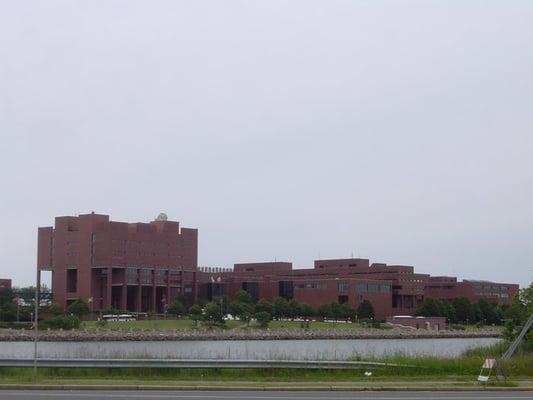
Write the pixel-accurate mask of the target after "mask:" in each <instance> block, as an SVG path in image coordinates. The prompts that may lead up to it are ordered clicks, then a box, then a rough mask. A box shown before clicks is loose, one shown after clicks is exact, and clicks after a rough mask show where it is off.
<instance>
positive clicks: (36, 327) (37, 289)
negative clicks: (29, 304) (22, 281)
mask: <svg viewBox="0 0 533 400" xmlns="http://www.w3.org/2000/svg"><path fill="white" fill-rule="evenodd" d="M40 289H41V271H40V270H39V266H37V278H36V284H35V311H34V313H33V314H34V323H33V329H34V331H33V383H37V340H38V335H39V332H38V331H39V302H40V301H39V300H40V299H39V297H40V295H39V294H40V293H39V292H40Z"/></svg>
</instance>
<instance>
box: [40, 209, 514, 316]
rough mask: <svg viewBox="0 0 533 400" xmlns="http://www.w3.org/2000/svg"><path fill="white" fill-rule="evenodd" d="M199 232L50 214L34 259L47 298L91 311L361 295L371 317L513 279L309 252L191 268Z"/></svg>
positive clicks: (485, 292) (497, 297) (502, 296)
mask: <svg viewBox="0 0 533 400" xmlns="http://www.w3.org/2000/svg"><path fill="white" fill-rule="evenodd" d="M197 254H198V231H197V230H196V229H188V228H181V229H180V226H179V223H178V222H175V221H168V220H167V219H166V216H165V215H161V216H160V217H158V218H157V219H156V220H155V221H152V222H150V223H125V222H116V221H111V220H110V219H109V216H108V215H99V214H94V213H92V214H85V215H80V216H77V217H57V218H56V219H55V226H54V227H46V228H39V231H38V268H39V269H41V270H49V271H52V291H53V298H54V302H57V303H60V304H62V305H63V306H67V305H68V304H69V303H70V302H72V301H74V300H76V299H78V298H82V299H85V300H92V301H91V308H92V309H93V310H94V311H97V310H101V309H105V308H109V307H114V308H118V309H121V310H129V311H137V312H161V311H162V310H163V307H164V304H168V303H171V302H172V301H174V299H176V298H177V297H178V296H180V297H181V296H183V297H185V298H187V297H188V299H189V300H190V301H191V302H192V301H195V300H197V299H198V298H201V299H206V300H213V299H217V298H220V297H222V296H230V297H231V296H233V295H235V294H236V293H237V292H238V291H239V290H240V289H244V290H246V291H248V292H249V293H250V294H251V296H252V298H254V299H255V300H258V299H261V298H264V299H267V300H271V301H272V300H274V299H275V298H276V297H278V296H279V297H284V298H287V299H295V300H296V301H298V302H301V303H306V304H309V305H311V306H314V307H318V306H320V305H321V304H324V303H332V302H339V303H349V304H350V305H351V306H352V307H354V308H356V307H358V305H359V304H360V303H361V302H362V301H363V300H369V301H370V302H371V303H372V305H373V306H374V310H375V314H376V317H377V318H378V319H385V317H387V316H391V315H402V314H412V313H414V311H415V310H416V308H417V307H418V306H419V305H420V304H421V303H422V302H423V301H424V299H425V298H437V299H453V298H457V297H466V298H468V299H469V300H471V301H472V302H476V301H479V300H481V299H484V300H487V301H489V302H493V303H498V304H510V303H511V302H512V299H513V297H514V296H515V295H516V293H517V291H518V285H513V284H504V283H493V282H483V281H467V280H465V281H462V282H458V281H457V278H454V277H432V276H429V275H427V274H419V273H415V271H414V268H413V267H412V266H406V265H386V264H380V263H373V264H370V262H369V260H367V259H361V258H348V259H333V260H316V261H315V262H314V266H313V268H304V269H293V267H292V263H289V262H265V263H246V264H235V265H234V267H233V269H227V268H226V269H224V268H202V269H200V270H198V267H197V259H198V258H197Z"/></svg>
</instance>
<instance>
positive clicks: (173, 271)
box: [38, 213, 198, 312]
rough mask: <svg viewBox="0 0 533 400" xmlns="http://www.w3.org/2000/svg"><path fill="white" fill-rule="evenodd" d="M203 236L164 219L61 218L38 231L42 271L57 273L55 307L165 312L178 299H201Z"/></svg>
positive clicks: (96, 215)
mask: <svg viewBox="0 0 533 400" xmlns="http://www.w3.org/2000/svg"><path fill="white" fill-rule="evenodd" d="M197 252H198V231H197V230H196V229H189V228H181V229H180V226H179V223H178V222H175V221H168V220H167V218H166V215H164V214H161V215H160V216H159V217H158V218H157V219H156V220H155V221H152V222H150V223H125V222H116V221H110V219H109V216H108V215H100V214H94V213H91V214H85V215H80V216H77V217H71V216H66V217H57V218H56V219H55V226H54V227H46V228H39V230H38V268H39V269H41V270H48V271H52V292H53V298H54V302H56V303H59V304H61V305H63V306H67V305H68V304H69V303H71V302H72V301H74V300H75V299H78V298H82V299H85V300H91V308H92V309H93V310H100V309H105V308H109V307H114V308H118V309H122V310H126V309H127V310H131V311H138V312H156V311H161V310H162V308H163V306H164V304H165V303H168V302H172V301H173V300H174V299H175V298H176V297H177V296H179V295H183V296H188V297H190V298H191V299H195V298H196V293H197V292H196V271H197Z"/></svg>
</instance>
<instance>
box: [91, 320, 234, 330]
mask: <svg viewBox="0 0 533 400" xmlns="http://www.w3.org/2000/svg"><path fill="white" fill-rule="evenodd" d="M239 325H240V322H238V321H227V322H226V326H227V327H228V328H236V327H237V326H239ZM194 327H195V322H194V321H193V320H191V319H167V320H162V319H157V320H140V321H122V322H118V321H109V322H108V323H107V324H106V325H105V326H103V327H99V326H98V325H97V324H96V321H85V322H83V323H82V325H81V328H82V329H96V328H99V329H112V330H120V329H125V330H129V329H193V328H194Z"/></svg>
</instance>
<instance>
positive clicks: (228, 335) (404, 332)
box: [0, 328, 502, 342]
mask: <svg viewBox="0 0 533 400" xmlns="http://www.w3.org/2000/svg"><path fill="white" fill-rule="evenodd" d="M501 337H502V336H501V332H500V331H499V330H494V329H485V330H479V331H470V332H465V331H440V332H435V331H426V330H412V329H402V328H393V329H372V328H362V329H357V330H355V329H354V330H353V331H352V330H347V329H309V330H306V329H266V330H254V329H251V330H244V329H228V330H222V329H212V330H209V329H194V330H172V329H150V330H108V329H87V330H73V331H61V330H59V331H52V330H50V331H40V332H39V334H38V340H39V341H41V342H118V341H120V342H123V341H150V342H165V341H198V340H200V341H222V340H330V339H452V338H457V339H460V338H501ZM34 338H35V335H34V333H33V331H25V330H11V329H0V342H31V341H33V340H34Z"/></svg>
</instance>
